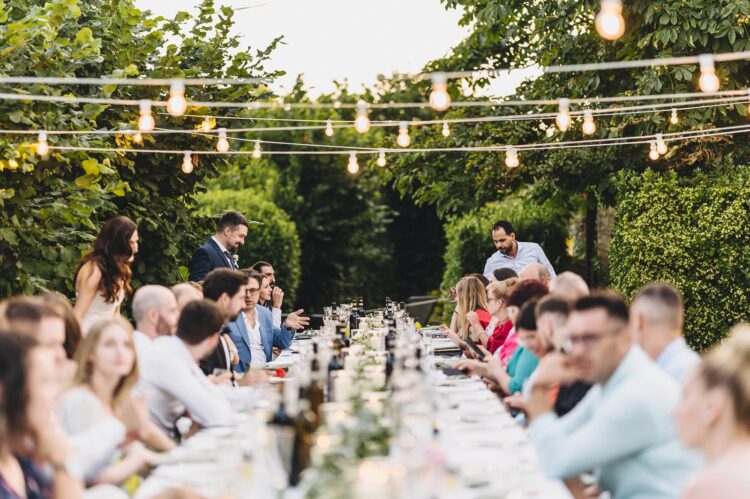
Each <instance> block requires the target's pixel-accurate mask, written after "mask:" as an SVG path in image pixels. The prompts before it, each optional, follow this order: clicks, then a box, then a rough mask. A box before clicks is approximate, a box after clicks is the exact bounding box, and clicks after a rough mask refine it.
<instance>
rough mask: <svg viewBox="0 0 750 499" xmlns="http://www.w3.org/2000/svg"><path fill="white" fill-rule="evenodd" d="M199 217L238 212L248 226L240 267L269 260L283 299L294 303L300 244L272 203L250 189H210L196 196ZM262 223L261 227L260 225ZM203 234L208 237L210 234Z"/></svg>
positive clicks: (291, 228) (277, 208)
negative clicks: (230, 211) (282, 292)
mask: <svg viewBox="0 0 750 499" xmlns="http://www.w3.org/2000/svg"><path fill="white" fill-rule="evenodd" d="M197 199H198V204H199V209H198V213H199V214H200V215H210V216H211V217H212V218H213V219H214V220H216V219H217V218H218V215H220V214H221V212H223V211H225V210H229V209H232V210H237V211H239V212H241V213H243V214H245V215H246V216H247V217H248V218H249V219H251V220H253V221H254V222H260V224H255V223H251V224H250V227H249V229H248V234H247V239H246V240H245V244H244V245H242V246H240V250H239V257H240V260H239V266H240V268H244V267H249V266H250V265H252V264H254V263H255V262H257V261H258V260H267V261H270V262H271V263H272V264H273V266H274V270H275V271H276V279H277V281H278V283H279V286H281V287H282V289H283V290H284V294H285V296H284V300H285V301H286V302H287V303H294V300H295V296H296V292H297V287H298V285H299V279H300V241H299V237H297V228H296V226H295V224H294V222H292V221H291V220H290V219H289V216H288V215H287V214H286V213H284V211H282V210H281V209H280V208H279V207H278V206H276V205H275V204H273V202H271V201H269V200H267V199H265V198H264V197H263V196H261V195H260V194H258V193H256V192H254V191H252V190H250V189H233V190H211V191H208V192H206V193H203V194H201V195H199V196H198V198H197ZM261 224H262V225H261ZM213 229H215V224H214V226H213V227H212V230H211V231H208V232H206V233H205V237H206V238H208V237H209V236H210V235H212V234H213V232H214V230H213Z"/></svg>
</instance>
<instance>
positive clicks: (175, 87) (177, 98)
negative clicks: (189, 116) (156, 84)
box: [167, 80, 187, 116]
mask: <svg viewBox="0 0 750 499" xmlns="http://www.w3.org/2000/svg"><path fill="white" fill-rule="evenodd" d="M185 111H187V99H185V84H184V83H183V82H182V80H172V81H171V82H170V84H169V100H168V101H167V112H168V113H169V114H171V115H172V116H182V115H183V114H185Z"/></svg>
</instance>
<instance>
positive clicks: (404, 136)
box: [396, 121, 411, 147]
mask: <svg viewBox="0 0 750 499" xmlns="http://www.w3.org/2000/svg"><path fill="white" fill-rule="evenodd" d="M396 143H397V144H398V145H399V147H409V145H410V144H411V137H409V125H408V124H407V123H406V122H405V121H402V122H400V123H399V124H398V137H397V138H396Z"/></svg>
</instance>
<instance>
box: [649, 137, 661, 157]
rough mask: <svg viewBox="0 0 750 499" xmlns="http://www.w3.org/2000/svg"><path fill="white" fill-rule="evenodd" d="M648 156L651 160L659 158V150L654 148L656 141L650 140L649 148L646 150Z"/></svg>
mask: <svg viewBox="0 0 750 499" xmlns="http://www.w3.org/2000/svg"><path fill="white" fill-rule="evenodd" d="M648 157H649V158H650V159H651V161H656V160H657V159H659V151H657V150H656V141H653V140H652V141H651V150H650V151H649V152H648Z"/></svg>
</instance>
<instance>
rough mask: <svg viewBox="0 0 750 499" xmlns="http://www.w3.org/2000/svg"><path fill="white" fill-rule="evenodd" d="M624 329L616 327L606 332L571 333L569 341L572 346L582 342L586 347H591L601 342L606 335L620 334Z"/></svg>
mask: <svg viewBox="0 0 750 499" xmlns="http://www.w3.org/2000/svg"><path fill="white" fill-rule="evenodd" d="M620 331H622V329H614V330H610V331H607V332H606V333H582V334H571V335H569V336H568V338H567V343H568V345H570V346H571V347H572V346H573V345H576V344H578V343H580V344H581V345H583V347H584V348H590V347H592V346H594V345H596V344H597V343H599V342H600V341H601V340H602V338H604V337H605V336H614V335H616V334H618V333H619V332H620Z"/></svg>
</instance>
